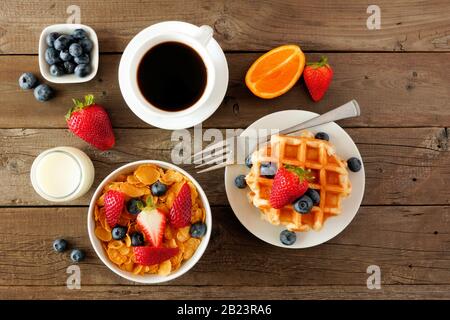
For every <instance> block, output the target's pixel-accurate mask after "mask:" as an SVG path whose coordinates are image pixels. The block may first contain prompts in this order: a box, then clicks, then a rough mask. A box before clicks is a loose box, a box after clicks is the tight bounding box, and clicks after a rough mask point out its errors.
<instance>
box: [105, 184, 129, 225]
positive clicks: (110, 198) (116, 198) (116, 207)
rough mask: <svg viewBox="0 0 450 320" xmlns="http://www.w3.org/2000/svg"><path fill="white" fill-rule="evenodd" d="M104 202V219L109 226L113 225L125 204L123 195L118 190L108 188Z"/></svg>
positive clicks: (115, 223)
mask: <svg viewBox="0 0 450 320" xmlns="http://www.w3.org/2000/svg"><path fill="white" fill-rule="evenodd" d="M104 203H105V206H104V208H105V216H106V221H107V222H108V224H109V226H110V227H111V228H112V227H115V226H116V225H117V223H118V222H119V219H120V215H121V214H122V210H123V207H124V205H125V196H124V195H123V193H122V192H120V191H116V190H108V191H107V192H106V194H105V198H104Z"/></svg>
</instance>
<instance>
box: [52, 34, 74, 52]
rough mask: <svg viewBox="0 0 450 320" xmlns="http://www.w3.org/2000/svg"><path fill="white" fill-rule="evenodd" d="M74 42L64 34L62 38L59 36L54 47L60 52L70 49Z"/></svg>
mask: <svg viewBox="0 0 450 320" xmlns="http://www.w3.org/2000/svg"><path fill="white" fill-rule="evenodd" d="M72 41H73V39H72V37H69V36H66V35H65V34H63V35H62V36H59V37H58V39H56V40H55V42H54V43H53V47H54V48H55V49H56V50H58V51H61V50H66V49H68V48H69V44H70V42H72Z"/></svg>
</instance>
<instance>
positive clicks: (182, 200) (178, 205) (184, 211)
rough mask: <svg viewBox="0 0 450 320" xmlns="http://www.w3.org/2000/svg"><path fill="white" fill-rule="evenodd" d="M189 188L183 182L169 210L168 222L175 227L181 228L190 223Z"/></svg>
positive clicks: (190, 201) (190, 202) (190, 200)
mask: <svg viewBox="0 0 450 320" xmlns="http://www.w3.org/2000/svg"><path fill="white" fill-rule="evenodd" d="M191 209H192V199H191V188H189V185H188V184H187V183H185V184H183V186H182V187H181V189H180V191H179V192H178V194H177V197H176V198H175V201H174V202H173V205H172V208H171V209H170V212H169V220H170V224H171V225H172V226H174V227H175V228H183V227H186V226H188V225H189V224H190V223H191Z"/></svg>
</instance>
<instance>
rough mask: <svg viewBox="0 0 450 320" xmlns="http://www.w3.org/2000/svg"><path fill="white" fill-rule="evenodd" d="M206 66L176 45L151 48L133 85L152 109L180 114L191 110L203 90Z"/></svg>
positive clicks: (166, 43) (191, 53)
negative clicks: (137, 87) (178, 112)
mask: <svg viewBox="0 0 450 320" xmlns="http://www.w3.org/2000/svg"><path fill="white" fill-rule="evenodd" d="M206 72H207V71H206V66H205V63H204V62H203V60H202V58H201V57H200V55H199V54H198V53H197V52H196V51H195V50H194V49H192V48H191V47H189V46H187V45H185V44H183V43H180V42H163V43H160V44H158V45H156V46H154V47H153V48H151V49H150V50H149V51H148V52H147V53H146V54H145V55H144V57H143V58H142V60H141V62H140V63H139V67H138V72H137V82H138V85H139V89H140V91H141V93H142V95H143V96H144V97H145V99H147V101H148V102H150V103H151V104H152V105H153V106H155V107H157V108H159V109H162V110H165V111H180V110H183V109H186V108H189V107H190V106H192V105H193V104H194V103H195V102H197V101H198V100H199V99H200V97H201V96H202V95H203V92H204V91H205V87H206Z"/></svg>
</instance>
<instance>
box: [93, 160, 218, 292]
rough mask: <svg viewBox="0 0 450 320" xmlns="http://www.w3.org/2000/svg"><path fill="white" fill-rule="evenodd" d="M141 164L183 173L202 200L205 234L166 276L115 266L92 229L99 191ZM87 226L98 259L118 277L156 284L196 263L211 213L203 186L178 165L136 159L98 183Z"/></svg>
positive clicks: (205, 243)
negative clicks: (140, 273) (193, 248)
mask: <svg viewBox="0 0 450 320" xmlns="http://www.w3.org/2000/svg"><path fill="white" fill-rule="evenodd" d="M142 164H155V165H158V166H160V167H162V168H164V169H173V170H176V171H178V172H180V173H181V174H183V175H185V176H186V177H187V178H188V179H189V180H190V181H191V182H192V183H193V184H194V186H195V187H196V188H197V192H198V193H199V195H200V198H201V200H202V202H203V207H204V208H205V212H206V221H205V223H206V225H207V228H206V234H205V236H204V237H203V238H202V241H201V243H200V245H199V247H198V248H197V250H196V251H195V253H194V255H193V256H192V257H191V258H189V259H188V260H187V261H184V262H183V263H182V265H181V266H180V268H179V269H178V270H177V271H175V272H174V273H171V274H169V275H167V276H159V275H154V274H148V275H134V274H132V273H131V272H127V271H124V270H122V269H120V268H119V267H117V266H116V265H115V264H114V263H113V262H112V261H110V259H109V258H108V257H107V256H106V253H105V252H104V249H103V247H102V246H101V241H100V240H99V239H98V238H97V237H96V236H95V233H94V230H95V221H94V217H93V215H94V207H95V203H96V201H97V199H98V197H99V196H100V193H101V192H102V190H103V188H104V186H105V185H106V184H107V183H108V182H109V181H111V180H112V179H113V178H115V177H116V176H118V175H119V174H123V173H124V172H126V171H132V170H134V168H136V167H137V166H139V165H142ZM87 227H88V235H89V240H90V242H91V245H92V247H93V248H94V251H95V253H96V254H97V256H98V257H99V258H100V260H101V261H102V262H103V264H105V265H106V266H107V267H108V268H109V269H110V270H111V271H113V272H114V273H115V274H117V275H119V276H120V277H122V278H124V279H127V280H130V281H134V282H138V283H144V284H156V283H162V282H168V281H170V280H173V279H175V278H178V277H180V276H182V275H183V274H185V273H186V272H188V271H189V270H190V269H192V267H194V266H195V264H197V262H198V261H199V260H200V258H201V257H202V256H203V253H204V252H205V250H206V248H207V246H208V243H209V240H210V237H211V229H212V214H211V207H210V205H209V201H208V198H207V197H206V194H205V192H204V190H203V188H202V187H201V186H200V184H199V183H198V182H197V180H195V179H194V178H193V177H192V176H191V175H190V174H189V173H187V172H186V171H185V170H183V169H181V168H180V167H178V166H176V165H174V164H172V163H168V162H165V161H160V160H138V161H134V162H130V163H127V164H125V165H123V166H120V167H119V168H117V169H115V170H113V171H112V172H111V173H110V174H109V175H108V176H106V177H105V178H104V179H103V180H102V182H100V184H99V185H98V187H97V188H96V190H95V192H94V194H93V195H92V198H91V201H90V203H89V209H88V214H87Z"/></svg>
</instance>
